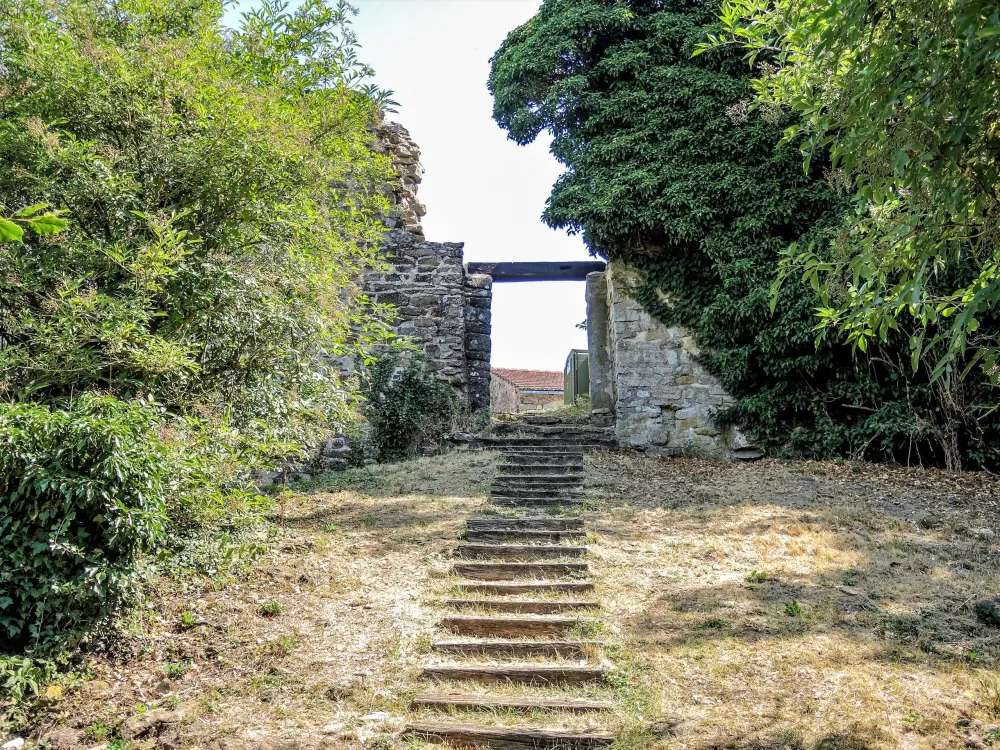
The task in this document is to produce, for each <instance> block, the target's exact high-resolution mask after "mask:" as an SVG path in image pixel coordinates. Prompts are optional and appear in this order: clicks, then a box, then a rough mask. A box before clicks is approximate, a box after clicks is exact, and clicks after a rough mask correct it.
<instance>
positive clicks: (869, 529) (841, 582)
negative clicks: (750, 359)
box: [591, 455, 1000, 750]
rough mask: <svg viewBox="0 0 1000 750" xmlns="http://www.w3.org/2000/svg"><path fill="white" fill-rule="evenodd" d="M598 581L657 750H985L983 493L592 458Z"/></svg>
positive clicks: (827, 468)
mask: <svg viewBox="0 0 1000 750" xmlns="http://www.w3.org/2000/svg"><path fill="white" fill-rule="evenodd" d="M591 464H592V465H591V481H592V483H593V484H594V485H595V486H596V487H597V488H598V489H599V490H601V491H602V492H603V494H605V495H606V499H607V505H606V510H605V511H604V512H603V513H601V514H599V515H598V517H597V518H596V520H595V524H594V527H595V528H596V530H597V532H598V533H599V535H600V542H601V543H600V544H599V545H598V546H597V547H596V550H597V553H598V554H599V555H600V560H599V561H598V562H597V564H596V571H595V577H596V578H597V579H598V580H600V581H603V586H602V590H601V592H600V593H601V594H602V595H603V598H604V603H605V606H606V607H607V608H608V610H610V612H611V613H613V618H612V620H613V621H614V623H615V624H614V627H615V628H616V630H617V635H618V637H619V638H620V642H621V644H622V646H623V647H624V649H625V651H626V653H628V654H630V655H631V657H632V673H631V675H629V676H630V678H631V679H632V682H633V687H634V689H635V690H636V692H637V693H638V694H640V695H642V696H643V698H644V701H645V704H646V705H645V712H646V719H647V720H648V721H649V722H651V724H652V731H650V732H649V733H648V734H647V736H646V737H645V738H644V742H643V744H648V745H651V746H655V747H658V748H699V749H702V748H704V749H705V750H708V748H713V749H720V750H721V749H722V748H746V749H747V750H751V749H753V750H778V749H779V748H781V749H788V750H799V749H800V748H809V749H810V750H813V749H815V750H835V749H839V750H883V749H885V750H888V749H889V748H914V749H916V748H920V749H921V750H923V749H927V750H930V749H931V748H934V749H938V748H940V749H941V750H944V749H945V748H948V749H951V748H962V747H972V748H980V747H987V746H989V745H990V744H993V745H995V746H997V747H1000V682H998V679H997V675H998V672H997V667H998V665H1000V630H997V629H995V628H987V627H985V626H984V625H982V624H981V623H979V622H977V619H976V617H975V615H974V612H973V605H974V604H975V602H976V601H978V600H981V599H986V598H993V597H994V596H996V594H997V593H998V592H1000V554H998V553H1000V547H998V545H997V542H996V540H995V538H991V536H990V534H989V532H988V531H986V530H984V529H989V530H992V531H995V532H996V531H1000V529H998V528H997V524H998V521H1000V504H998V498H1000V494H998V489H1000V487H998V485H997V483H996V482H994V481H991V480H989V479H986V478H984V477H983V476H976V475H965V476H961V475H949V474H945V473H939V472H908V471H904V470H901V469H887V468H886V467H880V466H866V465H854V466H850V465H843V466H837V465H834V464H826V463H824V464H819V463H778V462H761V463H756V464H751V465H741V464H722V463H712V462H706V461H696V460H676V461H663V460H656V459H649V458H644V457H634V456H627V455H604V456H595V457H594V459H593V460H592V462H591Z"/></svg>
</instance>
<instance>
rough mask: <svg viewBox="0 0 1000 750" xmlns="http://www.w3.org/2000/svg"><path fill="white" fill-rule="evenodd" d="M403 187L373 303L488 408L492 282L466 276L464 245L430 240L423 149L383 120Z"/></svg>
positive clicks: (383, 137) (475, 404) (439, 371)
mask: <svg viewBox="0 0 1000 750" xmlns="http://www.w3.org/2000/svg"><path fill="white" fill-rule="evenodd" d="M375 136H376V138H377V139H378V143H379V145H378V150H379V151H380V152H381V153H384V154H386V155H387V156H388V157H389V159H390V160H391V162H392V166H393V168H394V169H395V170H396V172H397V173H398V174H399V175H400V181H399V182H398V183H396V184H394V185H392V186H387V187H386V195H387V197H388V198H389V202H390V204H391V205H392V210H391V211H390V213H389V215H388V216H386V217H385V225H386V228H387V229H388V230H389V231H388V232H387V233H386V235H385V237H384V241H383V249H382V257H383V259H384V260H385V261H386V263H388V264H389V266H390V267H391V270H390V271H389V272H388V273H378V274H376V273H370V274H368V275H367V276H366V277H365V280H364V288H365V291H366V292H367V293H368V295H369V296H370V297H371V298H372V300H373V301H374V302H377V303H387V304H392V305H393V306H394V307H395V308H396V309H397V312H398V320H397V322H396V324H395V331H396V333H397V334H399V335H400V336H406V337H408V338H409V339H410V340H411V341H412V342H414V343H415V344H416V345H417V346H418V347H419V349H420V352H421V355H422V358H423V360H424V362H425V363H426V365H427V366H428V367H429V369H430V370H431V371H432V372H434V374H435V375H436V376H437V377H438V378H439V379H440V380H443V381H445V382H447V383H450V384H451V385H452V386H454V387H455V389H456V391H458V393H459V395H460V396H461V397H462V399H463V400H464V401H465V402H466V404H468V406H469V407H470V408H471V409H472V410H473V411H481V410H488V409H489V404H490V349H491V344H490V331H491V315H490V307H491V304H492V296H493V290H492V285H493V280H492V279H491V278H490V277H489V276H481V275H469V276H466V274H465V267H464V264H463V257H462V247H463V246H462V243H460V242H459V243H455V242H427V241H426V240H425V239H424V230H423V227H422V226H421V224H420V218H421V217H422V216H423V215H424V214H425V213H426V209H425V208H424V206H423V204H422V203H420V201H419V200H418V197H417V188H418V186H419V185H420V182H421V179H422V176H423V168H422V167H421V166H420V149H419V148H417V145H416V144H415V143H414V142H413V139H412V138H411V137H410V134H409V132H407V130H406V128H404V127H403V126H402V125H399V124H398V123H391V122H383V123H382V124H380V125H379V126H378V127H377V128H376V129H375Z"/></svg>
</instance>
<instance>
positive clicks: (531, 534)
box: [465, 529, 587, 544]
mask: <svg viewBox="0 0 1000 750" xmlns="http://www.w3.org/2000/svg"><path fill="white" fill-rule="evenodd" d="M586 538H587V532H585V531H529V530H527V529H524V530H518V529H469V530H467V531H466V532H465V540H466V541H467V542H536V543H540V544H546V543H556V542H569V541H574V540H581V539H586Z"/></svg>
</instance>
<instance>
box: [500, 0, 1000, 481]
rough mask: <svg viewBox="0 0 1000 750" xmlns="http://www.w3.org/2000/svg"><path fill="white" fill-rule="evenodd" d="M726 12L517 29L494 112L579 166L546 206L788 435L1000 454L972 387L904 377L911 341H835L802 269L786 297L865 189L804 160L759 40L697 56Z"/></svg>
mask: <svg viewBox="0 0 1000 750" xmlns="http://www.w3.org/2000/svg"><path fill="white" fill-rule="evenodd" d="M718 16H719V3H718V2H714V1H713V0H707V1H698V0H545V2H544V3H543V4H542V7H541V9H540V10H539V12H538V14H537V15H536V16H535V17H534V18H532V19H531V20H530V21H528V22H527V23H525V24H524V25H522V26H521V27H519V28H517V29H515V30H514V31H512V32H511V33H510V34H509V35H508V37H507V39H506V40H505V41H504V43H503V44H502V46H501V47H500V49H499V50H497V52H496V54H495V55H494V56H493V59H492V70H491V74H490V78H489V88H490V91H491V92H492V93H493V96H494V118H495V119H496V121H497V122H498V123H499V124H500V126H501V127H503V128H504V129H506V130H507V131H508V133H509V135H510V138H511V139H513V140H515V141H517V142H518V143H522V144H524V143H528V142H530V141H532V140H534V139H536V138H538V137H539V136H540V135H542V134H543V133H548V134H549V135H551V137H552V152H553V154H554V155H555V156H556V158H557V159H559V160H560V162H562V163H563V164H564V165H565V166H566V172H565V173H564V174H563V176H562V177H560V179H559V180H558V181H557V182H556V184H555V185H554V187H553V190H552V194H551V196H550V198H549V200H548V203H547V206H546V208H545V211H544V214H543V219H544V221H545V222H546V223H548V224H549V225H550V226H552V227H555V228H563V229H566V230H567V231H569V232H571V233H582V235H583V237H584V240H585V241H586V243H587V245H588V247H589V248H590V251H591V252H592V253H594V254H597V255H602V256H604V257H606V258H608V259H609V260H622V261H625V262H627V263H629V264H630V265H632V266H634V267H635V268H637V269H638V270H639V271H640V272H641V277H642V278H643V279H644V281H643V282H642V283H641V285H640V287H639V288H637V289H636V290H635V294H636V296H637V298H638V299H640V301H641V302H643V304H644V305H645V306H646V308H647V309H648V310H649V311H650V312H651V313H652V314H654V315H655V316H657V317H658V318H659V319H660V320H662V321H663V322H665V323H667V324H670V325H684V326H687V327H689V328H690V329H692V330H693V331H694V333H695V334H696V336H697V338H698V340H699V343H700V344H701V346H702V348H703V355H702V361H703V363H704V364H705V365H706V367H708V369H709V370H710V371H711V372H712V373H713V374H715V375H716V376H717V377H718V378H719V379H720V381H721V382H722V384H723V385H724V386H725V387H726V388H727V389H728V390H729V392H730V393H732V394H733V395H734V396H736V397H737V398H738V399H739V403H738V405H737V406H736V407H735V408H734V409H732V410H731V411H730V412H729V413H727V414H725V415H723V417H724V418H726V419H729V420H732V421H734V422H736V423H737V424H739V425H740V426H742V427H744V428H745V429H748V430H750V431H751V432H753V433H754V434H755V435H756V436H757V437H758V439H760V440H761V441H762V442H763V443H764V444H765V445H768V446H770V448H771V449H772V450H774V451H776V452H781V453H786V454H795V455H809V456H829V455H835V454H845V453H849V454H853V455H864V456H867V457H872V458H876V457H881V458H887V457H888V458H896V459H899V460H916V459H915V458H913V455H914V454H913V445H914V444H915V443H916V444H919V445H922V446H923V452H922V453H921V459H920V460H923V461H925V462H927V461H930V462H939V463H946V464H952V465H953V464H954V461H955V459H954V456H955V454H956V451H958V452H964V453H965V454H966V455H969V454H973V453H975V454H976V455H978V456H979V458H978V459H974V462H975V461H984V460H986V459H985V458H984V457H983V455H982V454H981V453H978V452H977V451H979V449H980V448H982V447H983V446H984V443H983V440H982V435H983V429H984V427H983V425H981V424H979V423H978V422H977V420H976V419H975V418H973V417H972V416H971V413H970V412H968V411H966V412H962V413H961V414H956V413H955V412H954V410H949V409H942V408H941V403H942V399H944V401H945V402H947V403H949V404H954V403H959V402H961V403H971V402H972V401H973V400H974V399H973V397H972V396H971V395H969V394H961V398H955V397H954V394H952V395H949V396H947V398H946V397H945V396H944V395H943V394H942V393H941V389H940V388H939V387H938V386H933V385H929V384H928V382H927V378H926V377H925V376H924V375H923V374H921V373H918V374H917V375H916V376H913V375H912V373H911V372H909V371H908V372H907V373H906V374H905V375H902V374H901V373H902V369H901V368H902V365H901V364H900V363H899V359H900V357H899V356H898V353H899V349H898V348H897V342H895V341H889V342H887V343H886V350H885V351H884V352H878V353H874V356H873V357H872V358H871V359H869V360H866V361H864V362H861V361H856V360H855V359H854V357H853V356H852V353H851V352H850V351H849V350H848V349H846V348H845V347H844V346H841V345H839V344H836V343H833V342H828V341H821V342H820V345H819V346H818V347H817V344H816V335H817V334H816V332H815V330H814V328H815V325H816V321H815V318H814V317H813V316H814V308H815V307H816V306H817V304H818V300H817V299H815V298H814V297H813V296H812V295H811V294H810V293H808V292H807V291H806V290H805V289H803V288H802V287H801V286H797V285H795V284H787V285H786V286H785V287H784V288H783V289H782V290H781V292H780V297H779V299H778V301H777V305H776V309H775V311H774V313H772V312H771V310H770V305H769V298H770V287H771V285H772V283H773V281H774V279H775V276H776V273H777V269H778V262H779V259H780V257H781V254H782V252H783V251H785V250H786V249H787V248H788V247H789V245H790V244H791V243H794V242H800V243H804V244H806V245H808V244H809V243H810V242H811V241H812V240H814V239H819V238H821V237H823V236H824V235H825V234H827V233H829V232H831V231H833V228H834V227H836V226H838V225H840V221H841V216H842V214H843V210H844V206H845V203H846V199H845V197H844V196H843V195H841V194H840V191H839V190H838V186H837V184H836V181H835V180H834V179H831V178H830V177H829V174H830V173H829V169H828V167H829V162H828V161H825V160H824V159H823V158H822V154H817V155H816V156H815V157H814V158H813V159H812V160H811V162H810V164H809V168H808V170H803V163H802V157H801V154H800V152H799V148H798V144H797V143H795V142H790V143H786V144H784V145H780V146H779V143H780V142H781V141H782V138H783V136H784V134H785V132H786V130H787V129H788V128H789V127H790V126H793V125H795V124H797V122H798V119H797V118H798V115H797V114H796V113H794V112H790V111H789V110H787V109H782V108H779V107H770V108H754V107H753V104H754V101H755V93H754V78H753V75H754V72H753V70H752V69H751V68H750V67H749V66H748V65H747V63H746V60H745V59H744V58H743V54H744V51H743V50H742V49H741V48H739V47H737V46H735V45H734V46H731V47H716V48H713V49H710V50H708V51H706V52H704V53H703V54H699V55H697V56H696V55H695V54H694V53H695V51H696V50H697V49H698V48H699V45H703V43H704V42H705V40H706V39H707V38H708V35H709V34H711V33H716V32H717V31H718V29H719V27H720V22H719V20H718ZM762 59H763V58H762ZM907 378H909V380H907ZM949 387H952V386H949ZM954 387H956V388H965V387H971V386H963V385H958V386H954ZM922 409H925V410H926V418H921V419H914V418H913V416H912V415H913V414H914V412H915V411H920V410H922ZM957 443H960V444H961V448H956V447H955V446H956V444H957ZM942 446H947V447H942ZM945 454H947V455H948V456H949V457H948V458H945ZM991 460H992V459H991Z"/></svg>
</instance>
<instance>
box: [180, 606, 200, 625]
mask: <svg viewBox="0 0 1000 750" xmlns="http://www.w3.org/2000/svg"><path fill="white" fill-rule="evenodd" d="M178 624H179V625H180V628H181V630H190V629H191V628H193V627H194V626H195V625H197V624H198V618H196V617H195V616H194V612H192V611H191V610H188V609H185V610H184V611H183V612H181V617H180V620H179V622H178Z"/></svg>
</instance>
